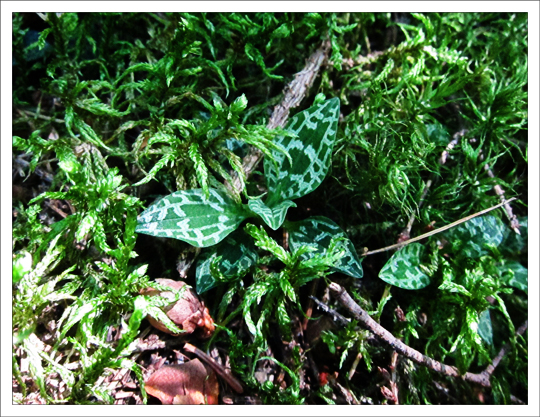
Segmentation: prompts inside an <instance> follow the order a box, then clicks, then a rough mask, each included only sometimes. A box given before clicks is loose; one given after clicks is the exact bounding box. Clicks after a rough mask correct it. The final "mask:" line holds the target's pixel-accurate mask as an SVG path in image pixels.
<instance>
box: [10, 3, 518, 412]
mask: <svg viewBox="0 0 540 417" xmlns="http://www.w3.org/2000/svg"><path fill="white" fill-rule="evenodd" d="M202 4H204V3H202ZM486 5H487V3H486ZM488 8H489V7H488ZM12 24H13V62H12V68H13V154H12V180H13V199H12V213H13V214H12V221H13V237H12V251H13V334H14V338H13V363H12V366H13V398H12V400H13V402H14V403H17V404H160V400H158V399H157V398H156V397H155V396H153V395H148V394H147V392H146V390H145V388H144V385H145V381H147V380H148V378H149V377H150V375H151V374H152V373H154V372H156V371H157V370H158V369H160V368H162V367H163V366H169V365H178V364H181V363H185V362H189V361H190V360H194V358H195V357H196V356H194V354H193V353H191V352H190V351H188V350H186V349H185V348H184V345H185V343H190V344H192V345H194V346H196V347H197V348H198V349H200V350H201V351H203V352H205V353H207V354H209V355H210V356H211V357H212V358H214V360H215V361H216V362H217V363H218V365H221V366H222V367H223V368H225V369H227V370H228V371H227V372H230V374H231V375H232V376H233V377H234V378H236V380H238V381H239V382H240V384H241V385H242V388H243V391H242V392H241V393H240V392H238V390H236V391H235V390H234V389H233V388H232V387H231V385H230V384H228V383H227V382H226V381H225V379H223V378H222V377H219V376H218V379H217V381H218V384H219V395H218V397H217V401H218V402H219V404H526V403H527V402H528V393H527V392H528V391H527V390H528V376H527V375H528V374H527V372H528V338H527V331H526V324H527V319H528V285H527V282H528V281H527V278H528V270H527V268H528V258H527V256H528V246H527V244H528V240H527V236H528V233H527V230H528V217H527V216H528V205H527V204H528V192H527V189H528V188H527V187H528V131H527V127H528V115H527V105H528V81H527V77H528V37H527V36H528V20H527V14H526V13H425V14H421V13H390V12H389V13H14V14H13V17H12ZM295 80H296V82H295ZM298 80H301V82H300V81H298ZM334 97H337V98H339V102H340V110H339V118H338V121H337V133H336V135H335V138H336V140H335V144H334V145H333V149H332V153H331V155H330V157H329V159H328V166H327V168H328V173H327V174H326V177H325V178H324V181H322V183H321V184H320V186H318V187H317V188H316V189H315V190H314V191H312V192H310V193H308V194H307V195H305V196H302V197H300V198H298V199H296V200H295V201H294V203H295V204H296V207H294V206H293V207H290V208H289V209H288V211H287V216H286V219H285V220H286V222H285V223H284V225H285V226H286V225H290V224H296V223H293V222H300V221H304V220H306V219H308V218H312V217H313V216H319V217H318V218H320V217H321V216H324V218H327V219H330V220H331V221H332V222H333V223H332V224H335V227H336V228H337V229H332V230H341V232H339V233H341V234H340V235H339V236H341V240H339V239H338V240H332V244H334V243H335V244H336V245H337V243H336V242H338V241H341V242H346V243H347V242H348V243H347V244H348V245H349V246H347V248H349V249H347V250H348V251H350V253H353V252H354V253H355V254H356V256H357V257H358V259H359V260H360V263H361V267H360V272H356V277H353V276H349V275H351V274H350V273H349V275H347V274H345V273H343V271H344V270H346V266H343V265H342V267H341V269H340V268H339V267H338V268H336V265H337V266H339V265H341V264H339V262H340V261H339V259H341V256H343V254H341V255H339V254H340V253H341V252H339V251H338V250H337V249H336V251H335V252H332V253H330V252H331V250H330V249H328V250H327V251H326V252H324V251H322V252H320V253H319V255H320V256H319V257H317V256H318V255H317V256H315V257H313V258H309V256H312V255H309V256H308V255H306V256H305V257H302V256H300V255H298V256H297V257H296V258H295V256H296V254H295V253H296V252H295V251H296V250H297V249H295V248H293V245H292V244H290V243H291V242H290V233H289V229H287V227H285V226H280V227H278V228H277V229H276V230H272V229H271V228H269V227H267V226H266V224H265V223H264V222H262V221H259V220H256V219H255V220H254V219H252V218H250V219H248V220H244V221H243V222H242V223H241V224H240V225H239V226H238V230H239V232H238V233H243V232H245V233H246V234H245V236H247V237H248V238H249V239H251V240H250V242H252V243H249V244H250V245H252V246H250V248H252V249H250V251H251V252H245V251H244V252H242V256H244V255H245V254H246V253H251V254H254V255H253V259H251V260H249V262H248V263H247V264H246V265H247V267H246V268H243V267H240V265H239V264H237V265H236V266H234V265H235V264H234V259H232V258H231V259H232V260H231V259H230V258H227V256H229V257H230V256H232V255H231V253H232V252H233V249H235V248H233V247H232V246H234V245H232V246H231V247H230V248H229V249H230V250H229V252H226V251H224V249H223V247H218V246H215V247H214V246H209V247H206V248H196V247H194V246H191V245H190V244H188V243H186V242H184V241H182V240H177V239H172V238H164V237H155V236H151V235H147V234H140V233H137V232H136V231H135V229H136V227H137V216H138V215H139V214H140V213H141V212H142V211H143V210H145V209H146V208H148V207H149V206H150V205H151V204H153V203H154V202H155V201H157V199H159V198H161V197H164V196H167V195H169V194H171V193H173V192H176V191H181V190H192V189H201V190H203V191H201V192H204V191H205V190H209V189H224V190H226V189H227V188H226V187H224V186H223V185H224V184H231V183H234V181H235V178H242V176H243V175H244V174H245V178H244V179H245V181H244V182H243V183H242V184H241V185H240V188H241V192H239V193H237V194H236V197H235V198H236V199H237V201H239V202H240V203H244V204H247V201H248V199H247V196H250V197H254V196H261V195H266V194H265V193H267V192H268V183H267V182H266V177H265V167H264V166H263V163H262V162H260V161H262V158H269V156H268V155H272V153H271V152H278V151H277V150H275V149H274V148H275V144H276V143H278V142H277V141H278V137H279V135H284V134H286V130H285V129H286V128H287V124H286V122H285V120H284V119H279V120H278V119H277V116H276V115H278V112H282V113H280V115H285V116H284V117H287V116H288V120H290V119H291V118H292V117H293V116H294V115H295V114H297V113H298V112H300V111H303V110H305V109H308V108H310V107H311V106H312V105H314V104H316V103H322V102H324V100H325V99H326V100H328V99H332V98H334ZM272 117H274V119H272ZM269 122H271V123H269ZM273 149H274V150H273ZM265 155H266V156H265ZM275 155H277V154H275ZM291 155H292V152H291ZM250 158H252V159H251V161H253V160H255V161H257V163H256V164H254V165H253V166H251V165H249V161H250ZM253 158H254V159H253ZM266 169H269V168H266ZM291 169H292V168H291ZM238 181H240V180H238V179H237V182H238ZM299 181H300V180H299ZM240 182H242V181H240ZM229 190H230V188H229ZM512 197H515V199H514V200H512V201H511V202H509V203H507V204H505V205H503V206H501V207H499V208H497V209H495V210H493V211H490V212H489V213H486V214H484V215H482V216H478V217H475V218H474V219H472V220H469V221H466V222H463V223H461V224H459V225H456V226H455V227H452V228H450V229H448V230H445V231H444V232H441V233H437V234H434V235H432V236H429V237H426V238H424V239H421V240H418V241H416V242H414V243H410V244H408V245H406V246H404V247H402V248H401V249H399V250H396V249H395V248H394V249H389V250H384V251H380V252H377V253H373V254H371V253H370V252H371V251H374V250H376V249H381V248H386V247H388V246H391V245H394V244H397V243H406V242H407V241H408V240H409V239H412V238H415V237H417V236H420V235H423V234H425V233H427V232H430V231H433V230H436V229H438V228H441V227H443V226H445V225H449V224H451V223H453V222H456V221H458V220H460V219H464V218H465V217H467V216H470V215H473V214H475V213H478V212H480V211H482V210H485V209H488V208H490V207H492V206H495V205H497V204H500V203H505V202H506V201H507V200H509V199H511V198H512ZM240 203H239V204H240ZM249 223H253V224H254V225H255V226H256V227H255V226H253V228H251V229H250V226H247V225H248V224H249ZM332 227H334V226H332ZM261 230H262V231H261ZM291 230H292V229H291ZM257 233H258V234H257ZM291 233H292V232H291ZM325 233H326V232H325ZM332 233H333V232H332ZM336 233H338V232H336ZM255 235H256V236H255ZM231 236H236V235H231ZM325 236H328V241H330V237H331V236H330V232H328V234H327V235H325ZM336 236H337V237H339V236H338V235H337V234H336ZM253 242H254V243H253ZM293 243H294V242H293ZM312 243H313V245H315V246H314V247H315V249H317V248H318V246H317V244H318V243H317V241H316V239H315V238H314V240H313V242H312ZM338 243H339V242H338ZM246 245H247V243H246ZM306 245H307V244H306ZM337 247H338V246H336V248H337ZM220 248H221V249H220ZM236 249H238V248H236ZM242 250H244V249H242ZM317 250H320V247H319V249H317ZM219 251H222V252H219ZM347 253H349V252H347ZM220 254H221V255H223V256H222V258H218V257H217V256H218V255H220ZM212 256H214V258H212V259H214V261H213V263H211V262H210V261H208V263H207V264H205V265H208V270H207V272H206V275H204V274H203V273H202V272H200V271H201V268H202V266H201V265H203V263H204V261H205V259H210V258H211V257H212ZM246 256H247V255H246ZM332 256H335V258H332ZM239 259H240V258H239ZM242 259H244V258H242ZM332 259H333V260H332ZM225 260H227V262H229V261H230V262H231V263H232V264H233V266H232V267H230V268H229V269H227V268H226V267H225V266H224V265H225ZM220 262H222V263H221V264H220ZM246 262H247V261H246ZM351 262H352V261H351ZM229 266H230V265H229ZM349 266H350V265H349ZM345 272H347V271H345ZM353 275H354V274H353ZM359 275H361V278H358V276H359ZM413 275H415V276H416V277H419V278H418V280H417V281H415V282H417V283H419V284H418V286H417V287H413V286H412V284H411V282H412V281H413V280H412V278H411V279H409V278H410V277H411V276H413ZM156 278H169V279H172V280H175V281H178V280H183V281H185V282H186V283H187V284H188V285H190V286H191V287H192V288H193V290H197V291H198V292H199V298H200V300H201V301H202V302H203V303H204V306H205V307H207V308H208V313H209V315H210V316H211V317H212V319H213V321H214V324H215V326H216V330H215V331H214V333H213V335H212V337H210V338H206V339H202V338H200V337H198V332H197V331H195V332H194V333H193V334H189V335H187V336H183V337H175V336H172V335H168V334H166V333H164V332H162V331H160V330H157V329H155V328H154V327H152V326H151V325H150V323H149V321H148V319H147V316H154V317H156V316H159V311H161V310H160V308H163V307H164V306H165V305H166V304H167V303H166V302H164V301H158V298H159V297H158V298H155V297H154V298H151V297H149V296H145V295H142V291H143V290H144V289H147V288H150V287H155V286H156V284H155V279H156ZM208 280H210V281H208ZM209 283H211V285H210V284H209ZM332 283H336V284H339V285H340V286H341V287H342V288H344V289H345V290H346V291H347V292H348V294H349V295H350V296H351V297H352V300H353V301H354V303H355V304H356V306H357V307H359V308H360V307H361V308H362V309H363V310H364V311H365V312H366V313H367V314H368V315H369V316H370V317H371V318H372V319H373V320H374V323H375V325H376V326H378V327H377V328H384V329H386V330H388V332H390V334H391V336H392V337H393V339H391V340H393V341H391V342H389V340H390V339H387V340H385V339H384V338H383V337H380V336H376V335H375V333H374V331H373V330H368V329H367V328H366V327H365V325H364V324H363V323H361V322H359V321H358V320H357V319H355V318H354V315H353V312H352V311H351V306H350V305H349V307H347V305H345V304H344V303H342V302H340V301H339V297H338V296H336V294H335V293H334V292H332V291H331V290H330V289H331V288H333V287H332V285H333V284H332ZM314 298H315V299H316V300H317V301H319V302H320V303H322V304H323V307H318V306H317V301H316V300H314ZM324 306H326V307H328V308H329V309H330V310H331V311H325V310H324V308H325V307H324ZM353 307H354V306H353ZM201 311H202V310H201ZM336 314H338V315H341V316H343V317H345V318H346V319H347V320H348V321H343V320H340V319H339V318H338V316H336ZM523 326H525V327H523ZM396 340H399V341H401V342H403V343H404V344H405V345H406V346H407V347H408V348H410V349H414V350H415V351H417V352H419V354H422V355H425V356H426V357H428V358H429V360H431V359H432V360H434V361H437V362H440V363H442V364H444V365H445V366H447V367H452V369H455V370H457V372H458V373H460V374H465V373H466V372H470V373H473V374H480V373H482V372H487V374H484V375H488V376H487V378H488V381H489V383H488V385H489V386H487V385H486V384H484V385H482V384H478V383H474V382H471V381H469V380H466V379H464V378H461V377H454V376H450V375H451V374H449V373H448V372H449V371H448V369H449V368H448V369H446V371H447V372H446V371H444V369H443V372H442V373H441V372H437V371H436V370H434V367H433V366H425V365H426V364H419V363H417V362H415V361H414V360H412V357H407V356H406V354H403V352H401V351H399V349H397V348H396V346H397V345H396V344H395V343H397V342H396ZM396 349H397V350H396ZM398 352H400V353H398ZM429 360H428V362H429ZM429 364H432V362H429V363H428V365H429ZM490 366H492V367H494V368H493V369H491V368H490ZM435 367H436V366H435Z"/></svg>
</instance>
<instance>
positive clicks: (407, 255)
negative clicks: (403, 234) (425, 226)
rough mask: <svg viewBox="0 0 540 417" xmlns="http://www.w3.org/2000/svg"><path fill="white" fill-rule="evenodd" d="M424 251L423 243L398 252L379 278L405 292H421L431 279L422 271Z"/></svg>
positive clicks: (408, 246) (414, 244)
mask: <svg viewBox="0 0 540 417" xmlns="http://www.w3.org/2000/svg"><path fill="white" fill-rule="evenodd" d="M423 251H424V246H423V245H422V244H421V243H411V244H409V245H407V246H405V247H404V248H402V249H400V250H398V251H397V252H396V253H394V255H392V257H391V258H390V259H389V260H388V262H387V263H386V264H385V265H384V266H383V267H382V269H381V271H380V272H379V278H380V279H382V280H383V281H384V282H387V283H388V284H391V285H395V286H396V287H399V288H403V289H405V290H419V289H420V288H424V287H426V286H428V285H429V283H430V279H429V277H428V276H427V275H426V274H424V273H423V272H422V270H421V269H420V257H421V254H422V252H423Z"/></svg>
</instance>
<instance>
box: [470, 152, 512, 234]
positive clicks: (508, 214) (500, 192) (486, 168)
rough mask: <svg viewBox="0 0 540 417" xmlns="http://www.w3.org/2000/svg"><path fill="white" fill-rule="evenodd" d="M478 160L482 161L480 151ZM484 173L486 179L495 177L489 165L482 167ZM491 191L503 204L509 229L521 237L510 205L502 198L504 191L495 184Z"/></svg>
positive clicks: (482, 156)
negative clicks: (486, 176)
mask: <svg viewBox="0 0 540 417" xmlns="http://www.w3.org/2000/svg"><path fill="white" fill-rule="evenodd" d="M480 160H481V161H483V160H484V154H483V153H482V150H480ZM484 171H486V173H487V174H488V177H490V178H495V175H494V174H493V171H492V170H491V168H490V166H489V164H485V165H484ZM493 190H494V191H495V193H496V194H497V195H498V196H499V198H500V200H501V202H502V203H504V211H505V213H506V217H508V220H510V227H511V228H512V230H514V232H516V233H517V234H518V235H521V232H520V231H519V222H518V219H517V216H516V215H515V214H514V213H513V212H512V207H511V206H510V204H508V201H507V200H506V198H505V197H504V190H503V189H502V187H501V186H500V185H499V184H495V185H494V186H493Z"/></svg>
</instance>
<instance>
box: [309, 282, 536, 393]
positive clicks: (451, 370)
mask: <svg viewBox="0 0 540 417" xmlns="http://www.w3.org/2000/svg"><path fill="white" fill-rule="evenodd" d="M329 288H330V291H331V292H332V295H333V296H334V298H335V299H336V300H337V301H339V303H340V304H341V305H342V306H343V307H345V308H346V309H347V310H348V311H349V312H350V313H351V314H352V315H353V317H354V318H355V319H356V320H358V321H359V322H360V323H362V324H363V325H364V326H365V327H366V328H367V329H368V330H369V331H371V332H372V333H373V334H375V335H376V336H377V337H378V338H379V339H380V340H382V341H384V342H385V343H387V344H388V345H389V346H390V347H391V348H392V349H394V350H395V351H396V352H398V353H399V354H401V355H403V356H405V357H407V358H409V359H410V360H412V361H414V362H416V363H417V364H419V365H423V366H427V367H428V368H429V369H431V370H433V371H436V372H439V373H441V374H443V375H447V376H451V377H454V378H462V379H463V380H465V381H469V382H474V383H476V384H479V385H481V386H483V387H487V388H489V387H491V383H490V376H491V375H492V374H493V372H494V371H495V368H496V367H497V366H498V364H499V363H500V361H501V359H502V358H503V357H504V355H505V354H506V352H507V351H508V346H507V345H505V346H504V347H503V348H502V349H501V351H500V352H499V354H498V355H497V357H496V358H495V359H494V360H493V363H492V364H491V365H489V366H488V367H487V368H486V369H485V370H484V371H483V372H481V373H479V374H473V373H470V372H467V373H465V374H463V375H461V374H460V373H459V371H458V369H457V368H456V367H455V366H449V365H445V364H443V363H441V362H439V361H436V360H434V359H432V358H430V357H428V356H425V355H423V354H422V353H420V352H418V351H417V350H415V349H413V348H411V347H409V346H407V345H406V344H405V343H403V342H402V341H401V340H399V339H396V338H395V337H394V336H393V335H392V333H390V332H389V331H388V330H386V329H385V328H384V327H382V326H381V325H380V324H379V323H377V322H376V321H375V320H373V319H372V318H371V317H370V316H369V314H368V313H367V312H366V311H365V310H363V309H362V308H361V307H360V306H359V305H358V304H357V303H356V302H355V301H354V300H353V299H352V298H351V296H350V295H349V293H347V291H346V290H345V289H344V288H343V287H341V286H340V285H338V284H336V283H334V282H333V283H331V284H330V285H329ZM313 299H314V300H315V301H316V302H317V304H318V305H319V306H320V307H321V308H322V309H323V310H325V311H326V312H328V313H330V314H332V315H333V316H334V317H335V318H337V319H338V320H339V321H340V322H345V323H347V322H348V319H346V318H345V317H343V316H341V315H340V314H338V313H337V312H335V311H334V310H332V309H331V308H329V307H328V306H327V305H325V304H323V303H321V302H320V301H318V300H317V299H315V298H314V297H313ZM526 330H527V321H526V322H525V323H524V324H522V325H521V326H520V328H519V329H518V330H517V332H516V334H518V335H522V334H523V333H524V332H525V331H526Z"/></svg>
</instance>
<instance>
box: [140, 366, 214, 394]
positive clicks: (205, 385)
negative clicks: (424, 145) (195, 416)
mask: <svg viewBox="0 0 540 417" xmlns="http://www.w3.org/2000/svg"><path fill="white" fill-rule="evenodd" d="M145 389H146V392H147V393H148V394H150V395H152V396H153V397H156V398H158V399H159V400H160V401H161V403H162V404H191V405H197V404H217V403H218V397H219V384H218V381H217V377H216V374H215V373H214V371H212V370H211V369H209V368H206V367H205V366H204V364H203V363H201V361H199V360H198V359H193V360H191V361H189V362H187V363H184V364H182V365H166V366H163V367H161V368H160V369H158V370H157V371H156V372H154V373H153V374H152V376H151V377H150V378H148V380H147V381H146V383H145Z"/></svg>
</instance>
